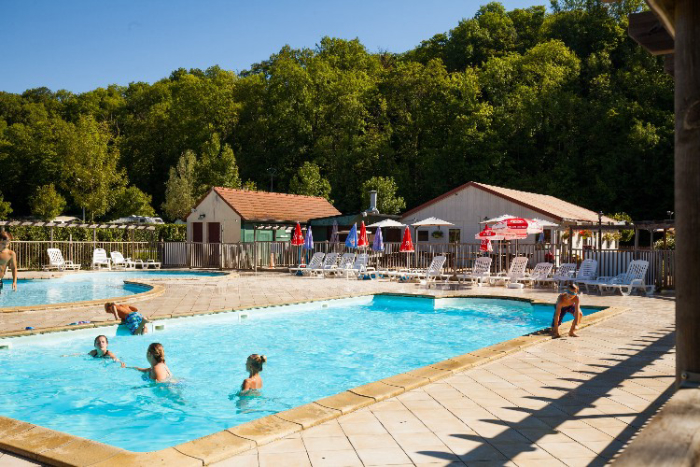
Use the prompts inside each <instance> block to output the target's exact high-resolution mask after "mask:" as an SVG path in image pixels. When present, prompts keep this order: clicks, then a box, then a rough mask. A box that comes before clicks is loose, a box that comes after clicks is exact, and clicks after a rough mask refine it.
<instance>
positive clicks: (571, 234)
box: [569, 226, 576, 263]
mask: <svg viewBox="0 0 700 467" xmlns="http://www.w3.org/2000/svg"><path fill="white" fill-rule="evenodd" d="M569 262H570V263H575V262H576V261H574V228H573V227H571V226H569Z"/></svg>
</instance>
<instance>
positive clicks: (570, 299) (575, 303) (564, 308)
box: [552, 284, 583, 339]
mask: <svg viewBox="0 0 700 467" xmlns="http://www.w3.org/2000/svg"><path fill="white" fill-rule="evenodd" d="M567 313H571V315H572V316H573V317H574V322H573V323H571V329H569V336H571V337H578V334H576V326H578V325H579V323H580V322H581V318H582V317H583V313H581V303H580V301H579V297H578V286H577V285H576V284H570V285H569V286H568V287H567V288H566V292H564V293H563V294H561V295H559V298H558V299H557V308H556V311H555V312H554V319H553V320H552V337H553V338H554V339H556V338H558V337H561V335H560V334H559V326H561V322H562V321H563V320H564V315H565V314H567Z"/></svg>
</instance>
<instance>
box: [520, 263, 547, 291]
mask: <svg viewBox="0 0 700 467" xmlns="http://www.w3.org/2000/svg"><path fill="white" fill-rule="evenodd" d="M553 266H554V265H553V264H552V263H537V264H536V265H535V268H534V269H533V270H532V272H531V273H530V274H525V277H523V278H522V281H523V282H526V283H529V284H531V285H532V286H533V287H534V286H535V285H536V284H537V282H540V281H545V280H546V279H547V278H548V277H549V273H551V272H552V267H553Z"/></svg>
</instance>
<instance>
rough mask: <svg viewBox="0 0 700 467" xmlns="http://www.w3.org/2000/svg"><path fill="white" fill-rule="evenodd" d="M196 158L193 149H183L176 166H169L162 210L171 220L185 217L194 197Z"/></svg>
mask: <svg viewBox="0 0 700 467" xmlns="http://www.w3.org/2000/svg"><path fill="white" fill-rule="evenodd" d="M196 166H197V158H196V156H195V154H194V152H193V151H189V150H188V151H185V152H184V153H183V154H182V156H181V157H180V160H179V161H178V162H177V166H176V167H171V168H170V171H169V177H168V182H167V184H166V187H165V202H164V203H163V211H164V212H165V215H166V216H167V217H168V218H170V219H171V220H178V219H185V218H186V217H187V215H188V214H189V213H190V211H191V209H192V207H193V206H194V203H195V202H196V201H197V200H196V198H195V170H196Z"/></svg>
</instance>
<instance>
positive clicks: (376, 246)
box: [372, 227, 384, 251]
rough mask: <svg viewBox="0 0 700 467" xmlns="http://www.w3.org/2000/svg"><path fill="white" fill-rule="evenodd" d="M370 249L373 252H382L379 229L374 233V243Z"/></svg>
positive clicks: (382, 246)
mask: <svg viewBox="0 0 700 467" xmlns="http://www.w3.org/2000/svg"><path fill="white" fill-rule="evenodd" d="M372 249H373V250H374V251H384V239H383V238H382V229H381V227H377V231H376V232H375V233H374V241H373V242H372Z"/></svg>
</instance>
